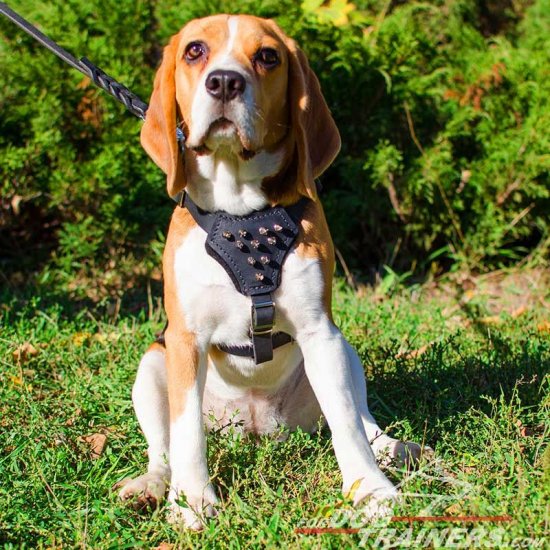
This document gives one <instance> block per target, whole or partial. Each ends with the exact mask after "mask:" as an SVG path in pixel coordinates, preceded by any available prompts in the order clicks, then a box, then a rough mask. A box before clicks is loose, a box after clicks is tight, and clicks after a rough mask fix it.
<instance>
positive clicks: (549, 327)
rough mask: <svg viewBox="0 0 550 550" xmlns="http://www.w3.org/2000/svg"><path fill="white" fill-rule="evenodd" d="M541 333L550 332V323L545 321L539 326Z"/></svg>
mask: <svg viewBox="0 0 550 550" xmlns="http://www.w3.org/2000/svg"><path fill="white" fill-rule="evenodd" d="M537 330H538V331H539V332H550V321H543V322H542V323H539V324H538V325H537Z"/></svg>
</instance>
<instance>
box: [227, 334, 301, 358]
mask: <svg viewBox="0 0 550 550" xmlns="http://www.w3.org/2000/svg"><path fill="white" fill-rule="evenodd" d="M271 342H272V346H273V349H274V350H275V349H277V348H280V347H282V346H285V345H286V344H290V342H293V339H292V336H290V334H287V333H286V332H275V333H273V336H272V337H271ZM216 347H217V348H218V349H219V350H220V351H223V352H224V353H229V355H237V356H238V357H249V358H250V359H255V357H254V347H253V345H252V344H248V345H246V346H228V345H226V344H217V346H216Z"/></svg>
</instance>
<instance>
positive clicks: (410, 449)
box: [372, 436, 433, 469]
mask: <svg viewBox="0 0 550 550" xmlns="http://www.w3.org/2000/svg"><path fill="white" fill-rule="evenodd" d="M372 450H373V451H374V454H375V455H376V458H377V460H378V462H379V464H380V466H381V467H382V468H384V467H387V466H396V467H398V468H402V467H403V466H405V467H406V468H407V469H413V468H415V467H416V466H417V465H418V464H419V462H420V461H421V460H422V458H426V457H430V456H433V449H431V448H430V447H422V446H421V445H419V444H418V443H414V442H413V441H399V440H398V439H393V438H391V437H388V436H382V437H379V438H377V439H375V440H374V441H373V443H372Z"/></svg>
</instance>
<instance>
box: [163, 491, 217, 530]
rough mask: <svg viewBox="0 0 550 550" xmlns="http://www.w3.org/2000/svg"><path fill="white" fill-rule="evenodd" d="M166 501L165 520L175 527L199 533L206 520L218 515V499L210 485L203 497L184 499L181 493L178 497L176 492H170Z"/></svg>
mask: <svg viewBox="0 0 550 550" xmlns="http://www.w3.org/2000/svg"><path fill="white" fill-rule="evenodd" d="M168 500H169V502H170V504H169V510H168V515H167V519H168V521H169V522H170V523H171V524H172V525H174V526H175V527H183V528H185V529H191V530H193V531H201V530H202V529H204V526H205V524H206V520H207V519H208V518H213V517H216V516H217V515H218V511H217V510H216V504H218V498H217V497H216V493H215V491H214V488H213V487H212V486H211V485H210V486H208V487H207V488H206V490H205V491H204V494H203V495H201V496H197V497H192V496H187V497H184V496H183V494H182V493H180V494H179V496H178V493H177V492H176V491H174V490H171V491H170V495H169V497H168Z"/></svg>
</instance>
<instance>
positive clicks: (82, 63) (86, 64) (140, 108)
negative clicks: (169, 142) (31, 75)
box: [0, 2, 148, 120]
mask: <svg viewBox="0 0 550 550" xmlns="http://www.w3.org/2000/svg"><path fill="white" fill-rule="evenodd" d="M0 13H1V14H2V15H4V16H5V17H7V18H8V19H9V20H10V21H12V22H13V23H15V24H16V25H17V26H18V27H20V28H21V29H23V30H24V31H25V32H26V33H27V34H29V35H30V36H32V37H33V38H34V39H35V40H36V41H38V42H39V43H40V44H42V46H44V47H45V48H47V49H48V50H50V51H51V52H52V53H54V54H55V55H57V57H59V58H60V59H62V60H63V61H65V63H68V64H69V65H70V66H71V67H72V68H73V69H76V70H77V71H80V72H81V73H82V74H84V75H86V76H87V77H89V78H90V79H91V80H92V82H93V83H94V84H95V85H96V86H98V87H100V88H101V89H102V90H105V91H106V92H107V93H108V94H110V95H111V96H113V97H114V98H115V99H116V100H117V101H120V102H121V103H122V104H123V105H124V106H125V107H126V108H127V109H128V110H129V111H130V112H131V113H132V114H133V115H135V116H137V117H139V118H141V119H142V120H145V113H146V112H147V108H148V105H147V103H145V102H144V101H142V100H141V99H140V98H139V97H138V96H137V95H135V94H133V93H132V92H131V91H130V90H128V88H126V87H125V86H123V85H122V84H120V83H119V82H117V81H116V80H115V79H114V78H113V77H112V76H109V75H108V74H107V73H106V72H104V71H102V70H101V69H100V68H99V67H96V66H95V65H94V64H93V63H92V62H91V61H90V60H89V59H88V58H87V57H81V58H80V59H76V58H75V57H74V56H72V55H71V54H70V53H69V52H68V51H66V50H64V49H63V48H62V47H61V46H60V45H59V44H57V43H56V42H54V41H53V40H52V39H51V38H48V37H47V36H46V35H45V34H43V33H42V32H40V31H39V30H38V29H37V28H36V27H35V26H34V25H31V24H30V23H29V22H28V21H27V20H26V19H24V18H23V17H21V16H20V15H19V14H18V13H16V12H15V11H13V10H12V9H11V8H9V7H8V5H7V4H6V3H5V2H0Z"/></svg>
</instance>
